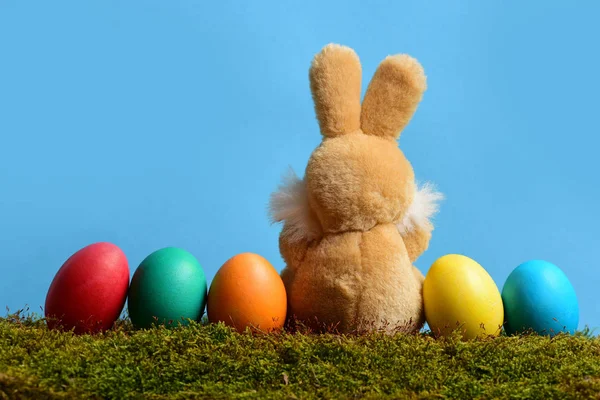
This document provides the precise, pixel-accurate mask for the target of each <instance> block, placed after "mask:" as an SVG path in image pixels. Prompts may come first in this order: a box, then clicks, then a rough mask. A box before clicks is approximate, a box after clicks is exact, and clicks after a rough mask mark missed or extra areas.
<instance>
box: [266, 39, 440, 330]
mask: <svg viewBox="0 0 600 400" xmlns="http://www.w3.org/2000/svg"><path fill="white" fill-rule="evenodd" d="M361 74H362V71H361V65H360V61H359V58H358V56H357V55H356V53H355V52H354V51H353V50H352V49H350V48H348V47H345V46H340V45H335V44H330V45H327V46H325V47H324V48H323V49H322V50H321V52H320V53H319V54H317V55H316V56H315V57H314V59H313V62H312V65H311V67H310V73H309V78H310V88H311V92H312V96H313V100H314V103H315V111H316V115H317V119H318V121H319V125H320V129H321V134H322V136H323V140H322V143H321V144H320V145H319V146H318V147H317V149H316V150H315V151H314V152H313V153H312V155H311V157H310V160H309V162H308V166H307V168H306V171H305V176H304V179H299V178H297V177H296V175H295V174H294V173H293V172H291V174H290V175H289V176H288V177H287V178H286V179H285V180H284V182H283V184H282V185H281V186H280V187H279V190H278V191H277V192H275V193H273V194H272V195H271V200H270V214H271V219H272V220H273V222H283V228H282V231H281V235H280V240H279V247H280V251H281V255H282V257H283V259H284V261H285V263H286V267H285V268H284V269H283V271H282V272H281V277H282V280H283V281H284V284H285V287H286V290H287V296H288V307H289V309H288V316H290V317H295V318H296V319H297V320H300V321H303V322H304V323H305V324H306V325H308V326H309V327H313V328H315V329H317V330H318V329H319V328H321V327H323V326H325V325H328V326H329V327H331V326H335V327H336V328H337V330H338V332H349V331H356V330H361V329H377V330H383V331H386V332H390V331H404V332H414V331H416V330H419V329H420V328H421V327H422V326H423V324H424V312H423V299H422V283H423V280H424V277H423V274H422V273H421V272H420V271H419V270H418V269H417V268H416V267H414V266H413V264H412V263H413V262H414V261H415V259H416V258H417V257H419V255H421V254H422V253H423V252H424V251H425V250H426V249H427V247H428V245H429V240H430V237H431V231H432V230H433V226H432V224H431V222H430V220H429V219H430V217H431V216H432V215H433V214H434V213H436V212H437V203H436V202H437V201H439V200H441V198H442V195H441V194H440V193H438V192H436V191H435V190H434V189H433V187H432V186H430V185H429V184H426V185H424V186H422V187H419V186H418V185H417V183H416V182H415V176H414V172H413V169H412V166H411V164H410V163H409V162H408V160H407V159H406V158H405V156H404V154H403V153H402V151H401V150H400V149H399V148H398V143H397V139H398V138H399V136H400V132H401V131H402V129H403V128H404V127H405V126H406V125H407V124H408V122H409V120H410V119H411V117H412V115H413V113H414V112H415V110H416V108H417V105H418V104H419V102H420V101H421V97H422V95H423V92H424V91H425V89H426V80H425V75H424V72H423V69H422V67H421V65H420V64H419V63H418V62H417V61H416V60H415V59H413V58H411V57H409V56H407V55H395V56H389V57H387V58H386V59H385V60H384V61H383V62H381V64H380V65H379V67H378V69H377V71H376V72H375V75H374V76H373V79H372V80H371V82H370V84H369V86H368V88H367V91H366V94H365V98H364V100H363V102H362V106H361V102H360V96H361Z"/></svg>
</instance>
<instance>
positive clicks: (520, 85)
mask: <svg viewBox="0 0 600 400" xmlns="http://www.w3.org/2000/svg"><path fill="white" fill-rule="evenodd" d="M417 3H418V4H417ZM599 11H600V3H598V2H594V1H588V2H584V1H578V2H573V3H567V2H559V1H551V2H542V1H540V2H518V1H512V2H500V1H492V2H477V1H470V2H466V1H461V2H442V1H438V2H396V1H387V2H385V1H374V2H361V1H344V2H324V1H301V2H291V1H287V2H286V1H284V2H275V1H269V2H266V1H256V2H250V1H247V2H246V1H237V2H233V1H218V2H203V1H198V0H197V1H189V0H172V1H169V2H165V1H150V0H144V1H140V0H136V1H133V0H132V1H127V2H121V1H116V0H115V1H86V2H81V1H35V2H34V1H20V0H0V268H2V279H0V304H1V305H6V306H8V307H9V308H10V309H11V310H12V311H15V310H16V309H18V308H22V307H24V306H26V305H29V306H30V307H31V309H32V311H36V310H37V311H38V312H39V311H40V310H39V307H40V306H43V304H44V299H45V295H46V291H47V289H48V286H49V284H50V282H51V280H52V278H53V276H54V274H55V273H56V271H57V270H58V268H59V267H60V265H61V264H62V263H63V262H64V261H65V260H66V259H67V258H68V257H69V256H70V255H71V254H72V253H73V252H74V251H76V250H78V249H79V248H81V247H83V246H85V245H88V244H90V243H93V242H96V241H111V242H114V243H115V244H117V245H119V246H120V247H121V248H122V249H123V250H124V251H125V252H126V254H127V256H128V257H129V261H130V263H131V273H132V274H133V272H134V270H135V268H136V267H137V265H138V264H139V263H140V262H141V261H142V259H143V258H144V257H146V256H147V255H148V254H150V253H151V252H152V251H154V250H157V249H159V248H161V247H165V246H179V247H183V248H185V249H187V250H189V251H191V252H192V253H193V254H194V255H195V256H196V257H197V258H198V259H199V261H200V262H201V264H202V265H203V267H204V268H205V272H206V275H207V278H208V279H209V281H210V280H211V279H212V277H213V276H214V274H215V273H216V271H217V269H218V268H219V267H220V266H221V265H222V264H223V263H224V262H225V261H226V260H227V259H228V258H230V257H231V256H233V255H235V254H236V253H240V252H245V251H252V252H256V253H259V254H261V255H263V256H265V257H267V258H268V259H269V260H270V261H271V262H272V263H273V265H274V266H275V267H276V268H277V269H278V270H281V268H283V261H282V259H281V257H280V255H279V250H278V244H277V239H278V234H279V231H280V226H278V225H270V224H269V221H268V218H267V213H266V210H267V204H268V200H269V195H270V193H271V192H272V191H273V190H275V189H276V187H277V184H278V183H279V182H280V178H281V176H282V174H283V173H284V172H285V171H286V169H287V167H288V166H289V165H291V166H292V167H293V168H294V169H295V170H296V171H297V172H298V173H299V174H300V175H302V174H303V172H304V168H305V165H306V162H307V160H308V157H309V156H310V153H311V152H312V151H313V149H314V148H315V147H316V146H317V145H318V144H319V142H320V135H319V132H318V126H317V122H316V119H315V116H314V111H313V104H312V100H311V97H310V91H309V86H308V67H309V65H310V61H311V59H312V57H313V55H314V54H315V53H316V52H318V51H319V50H320V49H321V48H322V47H323V46H324V45H325V44H327V43H329V42H337V43H341V44H345V45H348V46H351V47H353V48H354V49H355V50H356V51H357V53H358V55H359V56H360V58H361V61H362V64H363V74H364V75H363V76H364V78H363V93H364V89H366V86H367V84H368V81H369V79H370V78H371V76H372V74H373V73H374V71H375V68H376V67H377V65H378V64H379V62H380V61H381V60H382V59H383V58H384V57H385V56H387V55H388V54H394V53H409V54H411V55H413V56H414V57H416V58H418V59H419V61H420V62H421V63H422V65H423V66H424V68H425V70H426V73H427V75H428V85H429V89H428V91H427V92H426V94H425V96H424V99H423V102H422V104H421V105H420V107H419V109H418V110H417V113H416V115H415V117H414V119H413V120H412V123H411V124H410V125H409V126H408V127H407V128H406V130H405V131H404V132H403V134H402V137H401V140H400V145H401V148H402V149H403V150H404V151H405V154H406V155H407V157H408V158H409V160H410V161H411V162H412V163H413V166H414V168H415V171H416V174H417V177H418V178H419V179H421V180H431V181H433V182H434V183H436V184H437V186H438V188H439V189H440V190H441V191H443V192H444V193H445V194H446V197H447V199H446V200H445V202H444V203H443V204H442V208H441V212H440V214H439V215H438V217H437V218H436V220H435V221H436V230H435V232H434V236H433V239H432V242H431V245H430V248H429V250H428V251H427V253H426V254H424V255H423V256H422V257H421V258H420V259H419V260H418V261H417V266H418V267H419V268H420V269H421V270H422V271H423V272H424V273H426V272H427V270H428V269H429V265H431V263H432V262H433V261H434V260H435V259H436V258H438V257H440V256H442V255H444V254H447V253H462V254H465V255H467V256H469V257H472V258H474V259H475V260H477V261H478V262H479V263H481V264H482V265H483V266H484V267H485V268H486V269H487V271H489V273H490V274H491V275H492V277H493V278H494V280H495V281H496V283H497V284H498V287H499V289H501V288H502V285H503V284H504V281H505V280H506V278H507V276H508V274H509V273H510V272H511V271H512V269H513V268H515V267H516V266H517V265H518V264H520V263H522V262H524V261H526V260H529V259H533V258H541V259H545V260H547V261H551V262H553V263H555V264H557V265H558V266H560V267H561V268H562V269H563V270H564V271H565V272H566V274H567V275H568V277H569V278H570V280H571V281H572V283H573V285H574V287H575V290H576V291H577V294H578V296H579V302H580V308H581V319H580V328H582V327H584V326H585V325H589V326H591V327H599V326H600V296H598V289H599V285H600V268H599V266H598V262H597V261H598V249H599V248H600V235H599V234H598V222H600V211H599V207H598V206H597V204H598V198H599V197H600V185H599V182H598V175H597V173H598V171H599V169H600V168H599V161H598V148H599V146H600V139H599V134H600V132H599V128H598V118H597V113H598V105H599V98H598V93H599V92H600V78H599V74H598V71H599V70H600V56H599V53H598V51H597V49H598V38H599V37H600V27H599V25H598V19H597V15H598V12H599Z"/></svg>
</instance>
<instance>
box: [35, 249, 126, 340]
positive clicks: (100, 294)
mask: <svg viewBox="0 0 600 400" xmlns="http://www.w3.org/2000/svg"><path fill="white" fill-rule="evenodd" d="M128 288H129V265H128V262H127V258H126V256H125V254H124V253H123V251H122V250H121V249H120V248H119V247H117V246H116V245H114V244H112V243H107V242H99V243H94V244H91V245H89V246H86V247H84V248H82V249H81V250H79V251H77V252H76V253H75V254H73V255H72V256H71V257H69V259H68V260H67V261H65V263H64V264H63V265H62V267H60V269H59V270H58V272H57V273H56V276H55V277H54V279H53V280H52V283H51V284H50V288H49V289H48V294H47V295H46V306H45V316H46V318H47V324H48V328H50V329H54V328H58V327H59V326H62V328H63V329H65V330H71V329H73V330H74V332H75V333H78V334H81V333H96V332H99V331H103V330H107V329H110V328H111V327H112V326H113V324H114V322H115V321H116V320H117V319H118V318H119V315H120V314H121V311H122V310H123V307H124V306H125V301H126V299H127V290H128Z"/></svg>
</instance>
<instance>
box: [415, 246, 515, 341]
mask: <svg viewBox="0 0 600 400" xmlns="http://www.w3.org/2000/svg"><path fill="white" fill-rule="evenodd" d="M423 301H424V306H425V319H426V320H427V323H428V324H429V327H430V328H431V330H432V332H433V333H434V334H436V335H442V336H443V335H448V334H450V333H451V332H452V331H453V330H458V331H460V332H461V333H462V336H463V338H464V339H467V340H468V339H474V338H476V337H481V336H486V335H491V336H497V335H499V334H500V331H501V329H502V324H503V321H504V308H503V305H502V297H501V295H500V291H499V290H498V287H497V286H496V284H495V283H494V281H493V279H492V277H491V276H490V275H489V274H488V273H487V271H486V270H485V269H484V268H483V267H482V266H481V265H479V263H477V262H476V261H475V260H473V259H471V258H469V257H466V256H464V255H460V254H448V255H445V256H443V257H440V258H438V259H437V260H436V261H435V262H434V263H433V264H432V266H431V268H430V269H429V271H428V272H427V275H426V276H425V281H424V282H423Z"/></svg>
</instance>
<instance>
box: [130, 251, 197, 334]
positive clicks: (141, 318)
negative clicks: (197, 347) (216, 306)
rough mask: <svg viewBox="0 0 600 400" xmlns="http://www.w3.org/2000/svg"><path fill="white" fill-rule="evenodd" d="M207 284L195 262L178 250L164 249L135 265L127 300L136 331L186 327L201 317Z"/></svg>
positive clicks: (187, 253) (190, 255) (193, 258)
mask: <svg viewBox="0 0 600 400" xmlns="http://www.w3.org/2000/svg"><path fill="white" fill-rule="evenodd" d="M206 297H207V284H206V277H205V276H204V271H203V270H202V266H201V265H200V263H199V262H198V260H197V259H196V258H195V257H194V256H193V255H192V254H190V253H189V252H187V251H185V250H183V249H180V248H177V247H165V248H163V249H160V250H157V251H155V252H154V253H152V254H150V255H149V256H148V257H146V258H145V259H144V260H143V261H142V262H141V263H140V265H139V266H138V268H137V269H136V271H135V273H134V274H133V278H132V279H131V285H130V286H129V293H128V298H127V309H128V312H129V318H131V322H132V323H133V326H134V327H135V328H138V329H139V328H142V329H145V328H150V327H151V326H152V325H154V324H164V325H165V326H168V327H177V326H180V325H188V323H189V322H188V318H189V319H191V320H194V321H199V320H200V319H201V318H202V315H203V314H204V308H205V306H206Z"/></svg>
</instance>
